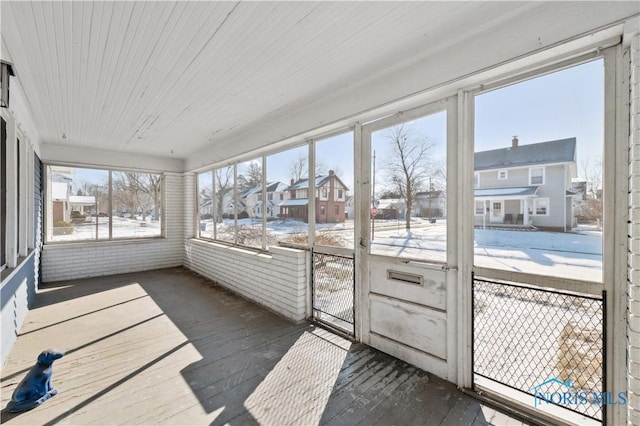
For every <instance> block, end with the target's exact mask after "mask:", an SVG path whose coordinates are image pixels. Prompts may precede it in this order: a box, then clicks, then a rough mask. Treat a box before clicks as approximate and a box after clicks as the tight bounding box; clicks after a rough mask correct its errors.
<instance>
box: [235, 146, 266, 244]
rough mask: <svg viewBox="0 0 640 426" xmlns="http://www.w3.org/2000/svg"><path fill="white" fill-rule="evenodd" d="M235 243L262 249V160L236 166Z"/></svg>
mask: <svg viewBox="0 0 640 426" xmlns="http://www.w3.org/2000/svg"><path fill="white" fill-rule="evenodd" d="M237 186H238V228H237V230H236V232H237V243H238V244H242V245H245V246H250V247H262V215H263V214H264V209H263V199H262V198H263V194H262V158H256V159H254V160H251V161H245V162H244V163H240V164H238V180H237Z"/></svg>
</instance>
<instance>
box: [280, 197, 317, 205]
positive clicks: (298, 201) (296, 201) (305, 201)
mask: <svg viewBox="0 0 640 426" xmlns="http://www.w3.org/2000/svg"><path fill="white" fill-rule="evenodd" d="M307 204H309V200H308V199H306V198H298V199H294V200H287V201H283V202H282V203H280V204H278V205H279V206H281V207H287V206H306V205H307Z"/></svg>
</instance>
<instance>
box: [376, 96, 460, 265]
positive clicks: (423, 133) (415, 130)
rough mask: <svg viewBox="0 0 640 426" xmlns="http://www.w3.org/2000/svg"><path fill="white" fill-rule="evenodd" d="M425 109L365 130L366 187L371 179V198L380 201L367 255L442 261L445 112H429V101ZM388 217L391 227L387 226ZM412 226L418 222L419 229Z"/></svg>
mask: <svg viewBox="0 0 640 426" xmlns="http://www.w3.org/2000/svg"><path fill="white" fill-rule="evenodd" d="M426 111H428V112H427V113H425V115H423V116H421V117H419V118H416V119H414V120H411V121H407V122H402V123H398V124H392V125H390V126H389V127H383V128H381V129H379V130H376V131H373V132H371V161H372V164H371V172H372V176H371V182H372V186H373V183H374V182H375V193H374V194H372V197H371V198H372V201H374V200H375V201H374V203H375V202H376V201H379V202H380V204H379V207H378V216H377V217H376V220H375V221H373V220H372V222H371V227H372V228H373V231H372V234H373V239H372V241H371V244H370V251H371V254H376V255H383V256H393V257H398V258H411V259H417V260H420V261H431V262H447V260H448V259H447V239H448V238H447V199H446V194H447V192H448V191H447V139H448V137H449V136H451V135H448V132H447V121H448V120H447V116H448V114H447V111H446V110H441V111H438V112H433V108H432V107H429V106H428V107H427V109H426ZM414 113H415V111H414ZM414 116H415V115H414ZM450 190H451V191H452V192H453V191H455V188H450ZM436 194H437V195H436ZM378 218H380V219H381V220H378ZM392 219H396V220H395V221H394V222H395V225H396V227H395V228H391V227H390V226H389V225H390V223H389V220H392ZM414 227H419V228H418V229H423V227H424V233H422V231H420V234H419V233H418V232H416V231H414Z"/></svg>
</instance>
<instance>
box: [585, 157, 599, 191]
mask: <svg viewBox="0 0 640 426" xmlns="http://www.w3.org/2000/svg"><path fill="white" fill-rule="evenodd" d="M581 174H582V176H581V177H582V178H583V179H584V180H585V182H586V188H585V193H586V194H585V195H586V196H587V198H589V197H590V198H596V199H597V198H600V195H599V194H600V192H601V190H602V159H601V158H596V159H595V160H594V161H593V162H591V161H589V159H586V160H584V161H583V162H582V170H581Z"/></svg>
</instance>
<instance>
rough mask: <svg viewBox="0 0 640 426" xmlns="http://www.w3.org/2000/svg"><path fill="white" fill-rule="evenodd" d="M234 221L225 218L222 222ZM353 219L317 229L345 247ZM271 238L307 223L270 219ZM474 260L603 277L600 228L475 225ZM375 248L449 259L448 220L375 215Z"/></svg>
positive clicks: (302, 229) (208, 229) (209, 226)
mask: <svg viewBox="0 0 640 426" xmlns="http://www.w3.org/2000/svg"><path fill="white" fill-rule="evenodd" d="M201 223H202V224H203V226H204V227H205V230H203V231H202V233H201V235H202V236H209V237H211V236H212V235H213V231H212V230H213V222H212V221H210V220H209V221H202V222H201ZM238 224H239V225H244V226H252V227H255V228H258V229H259V228H260V227H261V222H260V221H258V220H256V219H253V220H252V219H240V220H238ZM221 225H222V226H232V225H233V220H230V219H225V220H224V221H223V223H222V224H219V225H218V226H221ZM353 227H354V222H353V220H347V221H345V222H344V223H339V224H330V223H319V224H316V233H317V234H318V235H320V234H323V233H325V234H331V235H334V236H338V237H339V240H341V241H342V242H343V244H344V245H345V246H348V247H353V241H354V229H353ZM267 229H268V232H269V233H270V235H271V237H273V238H274V239H275V240H277V241H287V240H288V239H289V238H290V237H291V236H292V235H296V234H299V235H300V234H301V235H304V234H306V233H307V232H308V225H307V224H306V223H304V222H302V221H298V220H276V221H270V222H267ZM474 240H475V241H474V244H475V249H474V254H475V261H474V263H475V265H477V266H482V267H486V268H494V269H503V270H509V271H515V272H526V273H533V274H542V275H550V276H557V277H563V278H573V279H581V280H587V281H599V280H601V279H602V232H600V231H597V230H585V231H583V230H580V231H577V232H567V233H562V232H542V231H525V230H498V229H476V230H475V234H474ZM371 253H373V254H379V255H385V256H393V257H398V256H402V257H407V258H413V259H418V260H428V261H436V262H445V261H446V254H447V252H446V220H442V219H438V220H437V222H436V223H429V221H428V220H426V219H421V218H413V219H412V220H411V230H410V231H409V232H407V231H406V230H405V229H404V221H403V220H376V221H375V231H374V240H373V241H372V242H371Z"/></svg>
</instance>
